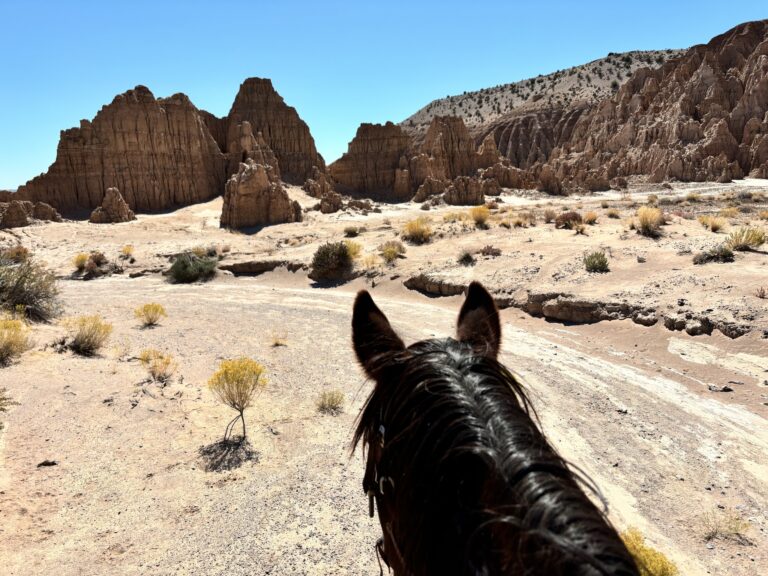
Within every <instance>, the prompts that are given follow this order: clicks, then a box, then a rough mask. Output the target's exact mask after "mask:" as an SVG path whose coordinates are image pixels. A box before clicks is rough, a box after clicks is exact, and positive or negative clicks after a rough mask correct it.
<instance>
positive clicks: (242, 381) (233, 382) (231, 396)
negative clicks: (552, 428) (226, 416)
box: [208, 358, 267, 440]
mask: <svg viewBox="0 0 768 576" xmlns="http://www.w3.org/2000/svg"><path fill="white" fill-rule="evenodd" d="M264 372H265V369H264V366H262V365H261V364H259V363H258V362H256V361H255V360H252V359H250V358H235V359H234V360H224V361H223V362H222V363H221V364H219V369H218V370H217V371H216V372H215V373H214V374H213V376H211V379H210V380H208V388H210V390H211V391H212V392H213V393H214V394H215V395H216V397H217V398H218V399H219V400H221V401H222V402H223V403H224V404H226V405H227V406H229V407H230V408H232V409H233V410H236V411H237V412H238V414H239V416H238V417H239V419H240V420H241V421H242V424H243V438H245V434H246V433H245V417H244V416H243V412H245V409H246V408H249V407H250V406H251V404H252V403H253V398H254V396H255V395H256V392H257V391H258V390H259V389H260V388H263V387H264V386H266V384H267V380H266V378H265V376H264ZM234 422H237V418H236V419H235V420H233V421H232V422H231V423H230V425H232V424H234ZM230 428H231V426H227V429H226V430H225V432H224V439H225V440H226V439H227V438H228V436H229V434H230V433H231V430H230Z"/></svg>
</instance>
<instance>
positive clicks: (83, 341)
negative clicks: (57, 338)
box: [68, 315, 112, 356]
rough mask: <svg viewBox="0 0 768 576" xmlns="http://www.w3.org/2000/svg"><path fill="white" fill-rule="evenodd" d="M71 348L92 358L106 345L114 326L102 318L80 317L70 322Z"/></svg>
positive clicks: (95, 316) (94, 316)
mask: <svg viewBox="0 0 768 576" xmlns="http://www.w3.org/2000/svg"><path fill="white" fill-rule="evenodd" d="M68 324H69V334H70V340H69V348H70V349H71V350H72V351H73V352H76V353H77V354H81V355H83V356H92V355H93V354H95V353H96V352H98V350H99V349H100V348H101V347H102V346H104V344H106V342H107V340H108V339H109V335H110V334H112V324H110V323H109V322H106V321H104V320H103V319H102V318H101V316H98V315H93V316H80V317H78V318H73V319H71V320H70V321H69V323H68Z"/></svg>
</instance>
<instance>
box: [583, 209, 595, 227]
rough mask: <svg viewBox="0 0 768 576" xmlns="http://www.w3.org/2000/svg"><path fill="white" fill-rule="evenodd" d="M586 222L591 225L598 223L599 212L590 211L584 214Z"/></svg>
mask: <svg viewBox="0 0 768 576" xmlns="http://www.w3.org/2000/svg"><path fill="white" fill-rule="evenodd" d="M584 224H589V225H590V226H594V225H595V224H597V212H594V211H589V212H587V213H586V214H584Z"/></svg>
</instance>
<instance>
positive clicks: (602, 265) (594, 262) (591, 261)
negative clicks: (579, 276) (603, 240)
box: [583, 250, 609, 272]
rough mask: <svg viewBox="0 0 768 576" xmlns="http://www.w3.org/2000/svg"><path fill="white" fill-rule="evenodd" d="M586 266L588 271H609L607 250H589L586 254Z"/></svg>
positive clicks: (584, 259)
mask: <svg viewBox="0 0 768 576" xmlns="http://www.w3.org/2000/svg"><path fill="white" fill-rule="evenodd" d="M583 261H584V267H585V268H586V269H587V272H608V271H609V267H608V257H607V256H606V255H605V252H603V251H601V250H597V251H595V252H588V253H587V254H584V258H583Z"/></svg>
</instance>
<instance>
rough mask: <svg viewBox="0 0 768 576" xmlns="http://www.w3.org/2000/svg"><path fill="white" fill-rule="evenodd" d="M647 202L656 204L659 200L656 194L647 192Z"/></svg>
mask: <svg viewBox="0 0 768 576" xmlns="http://www.w3.org/2000/svg"><path fill="white" fill-rule="evenodd" d="M646 201H647V203H648V204H652V205H656V204H657V203H658V202H659V197H658V196H657V195H656V194H648V198H647V200H646Z"/></svg>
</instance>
